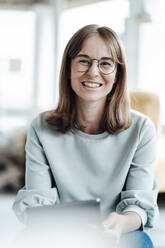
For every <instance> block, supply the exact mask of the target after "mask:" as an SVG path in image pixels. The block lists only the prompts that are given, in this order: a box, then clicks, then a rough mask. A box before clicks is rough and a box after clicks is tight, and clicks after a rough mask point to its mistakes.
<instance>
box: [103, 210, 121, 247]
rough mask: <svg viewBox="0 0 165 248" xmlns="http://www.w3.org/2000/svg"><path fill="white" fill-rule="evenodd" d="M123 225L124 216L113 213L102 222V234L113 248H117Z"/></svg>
mask: <svg viewBox="0 0 165 248" xmlns="http://www.w3.org/2000/svg"><path fill="white" fill-rule="evenodd" d="M124 224H125V216H124V215H121V214H117V213H115V212H113V213H111V214H110V215H109V216H108V218H107V219H106V220H105V221H104V222H103V230H104V233H105V234H107V236H108V237H109V238H110V242H111V243H112V244H113V247H118V245H119V243H120V237H121V234H122V233H123V229H124Z"/></svg>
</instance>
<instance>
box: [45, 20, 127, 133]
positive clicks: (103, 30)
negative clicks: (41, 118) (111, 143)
mask: <svg viewBox="0 0 165 248" xmlns="http://www.w3.org/2000/svg"><path fill="white" fill-rule="evenodd" d="M91 34H98V35H99V36H100V37H101V38H102V39H104V41H105V42H106V44H107V45H108V46H109V48H110V51H111V54H112V58H113V59H114V61H115V62H116V65H117V68H116V78H115V84H114V86H113V88H112V90H111V92H110V93H109V94H108V95H107V99H106V105H105V111H104V114H103V117H102V121H101V123H100V128H101V130H102V131H107V132H109V133H110V134H115V133H117V132H120V131H122V130H125V129H127V128H129V126H130V123H131V119H130V103H129V97H128V93H127V84H126V61H125V52H124V49H123V46H122V43H121V41H120V39H119V37H118V36H117V34H116V33H115V32H114V31H113V30H112V29H110V28H108V27H100V26H98V25H95V24H92V25H87V26H85V27H83V28H81V29H80V30H78V31H77V32H76V33H75V34H74V35H73V36H72V38H71V39H70V40H69V42H68V44H67V46H66V48H65V50H64V54H63V58H62V64H61V70H60V77H59V102H58V106H57V108H56V109H55V110H53V111H52V112H51V113H49V115H48V116H47V117H46V121H47V122H48V123H49V124H50V125H52V126H54V128H55V129H56V130H57V131H59V132H61V133H66V132H68V131H73V128H74V127H75V126H77V113H76V100H75V93H74V91H73V90H72V88H71V80H70V73H71V61H72V59H73V58H75V56H76V55H77V54H78V53H79V52H80V50H81V48H82V46H83V42H84V40H85V39H87V38H88V37H89V36H90V35H91ZM79 128H80V129H81V127H79Z"/></svg>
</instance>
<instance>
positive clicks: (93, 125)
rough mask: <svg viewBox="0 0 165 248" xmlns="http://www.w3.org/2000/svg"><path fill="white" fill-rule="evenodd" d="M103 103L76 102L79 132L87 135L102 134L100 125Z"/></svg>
mask: <svg viewBox="0 0 165 248" xmlns="http://www.w3.org/2000/svg"><path fill="white" fill-rule="evenodd" d="M104 107H105V102H102V103H101V104H100V102H82V101H81V100H79V101H77V122H78V125H79V126H80V127H81V130H82V131H83V132H85V133H88V134H98V133H101V132H103V130H101V129H100V123H101V119H102V116H103V112H104Z"/></svg>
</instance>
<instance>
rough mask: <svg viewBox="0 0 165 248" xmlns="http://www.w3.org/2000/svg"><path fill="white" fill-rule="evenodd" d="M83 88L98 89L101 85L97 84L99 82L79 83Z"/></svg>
mask: <svg viewBox="0 0 165 248" xmlns="http://www.w3.org/2000/svg"><path fill="white" fill-rule="evenodd" d="M81 83H82V85H83V86H86V87H89V88H99V87H101V86H102V85H103V84H101V83H99V82H88V81H83V82H81Z"/></svg>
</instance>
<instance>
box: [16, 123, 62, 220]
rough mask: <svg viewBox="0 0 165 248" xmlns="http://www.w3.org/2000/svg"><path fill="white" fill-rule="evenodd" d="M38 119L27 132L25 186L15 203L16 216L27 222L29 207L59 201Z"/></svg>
mask: <svg viewBox="0 0 165 248" xmlns="http://www.w3.org/2000/svg"><path fill="white" fill-rule="evenodd" d="M38 119H39V118H38ZM38 119H35V120H34V121H33V122H32V124H31V126H30V128H29V131H28V134H27V142H26V173H25V186H24V187H23V188H22V189H20V190H19V192H18V194H17V197H16V200H15V202H14V204H13V210H14V212H15V214H16V216H17V217H18V219H19V220H20V221H22V222H23V223H25V224H26V222H27V219H28V216H27V213H26V209H27V208H29V207H36V206H43V205H52V204H55V203H56V202H58V201H59V197H58V192H57V189H56V188H53V187H52V174H51V169H50V167H49V163H48V161H47V158H46V156H45V153H44V149H43V147H42V135H41V134H42V133H41V130H40V125H39V120H38Z"/></svg>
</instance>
